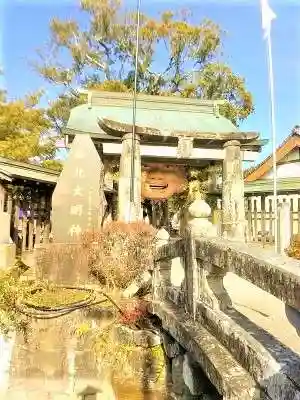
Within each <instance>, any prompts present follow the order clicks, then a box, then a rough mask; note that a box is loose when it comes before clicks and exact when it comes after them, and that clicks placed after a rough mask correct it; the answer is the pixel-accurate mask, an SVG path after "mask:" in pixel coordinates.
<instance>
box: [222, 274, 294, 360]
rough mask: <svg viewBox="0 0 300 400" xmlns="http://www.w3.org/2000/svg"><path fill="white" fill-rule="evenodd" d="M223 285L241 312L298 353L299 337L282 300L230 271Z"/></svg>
mask: <svg viewBox="0 0 300 400" xmlns="http://www.w3.org/2000/svg"><path fill="white" fill-rule="evenodd" d="M224 285H225V288H226V289H227V291H228V293H229V295H230V297H231V299H232V301H233V303H234V307H235V308H236V309H237V310H238V311H239V312H240V313H241V314H243V315H245V316H246V317H247V318H248V319H249V320H250V321H252V322H253V323H255V324H256V325H258V326H259V327H261V328H263V329H264V330H266V331H267V332H269V333H270V334H271V335H273V336H274V337H275V338H276V339H278V340H279V341H280V342H281V343H283V344H284V345H286V346H287V347H289V348H291V349H292V350H293V351H294V352H296V353H298V354H299V355H300V337H299V336H298V335H297V332H296V329H295V328H294V327H293V326H292V325H291V324H290V322H289V321H288V319H287V317H286V315H285V305H284V303H283V302H282V301H280V300H278V299H277V298H276V297H274V296H272V295H270V294H268V293H267V292H265V291H263V290H261V289H259V288H258V287H256V286H254V285H252V284H251V283H249V282H247V281H245V280H244V279H241V278H239V277H238V276H237V275H235V274H232V273H228V274H227V275H226V277H225V279H224ZM299 323H300V320H299Z"/></svg>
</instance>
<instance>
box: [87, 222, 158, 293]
mask: <svg viewBox="0 0 300 400" xmlns="http://www.w3.org/2000/svg"><path fill="white" fill-rule="evenodd" d="M155 234H156V230H155V229H154V228H153V227H152V226H150V225H148V224H146V223H144V222H132V223H125V222H119V221H113V222H111V223H109V224H107V225H105V226H104V227H103V228H102V229H101V230H99V231H92V232H85V233H84V234H83V235H82V244H83V247H84V249H88V254H89V267H90V270H91V273H92V274H93V275H94V276H95V277H97V279H98V280H99V281H100V282H101V283H102V284H104V285H106V286H108V287H111V288H112V287H113V288H119V289H125V288H126V287H128V286H129V284H130V283H131V282H132V281H133V280H134V279H136V278H137V277H138V276H140V275H141V274H142V273H143V272H144V271H146V270H147V269H149V268H150V267H151V266H152V263H153V251H154V245H155V241H154V238H155Z"/></svg>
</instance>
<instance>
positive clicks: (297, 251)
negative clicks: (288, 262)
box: [286, 235, 300, 260]
mask: <svg viewBox="0 0 300 400" xmlns="http://www.w3.org/2000/svg"><path fill="white" fill-rule="evenodd" d="M286 254H287V255H288V256H289V257H292V258H295V259H296V260H300V237H299V235H295V237H294V239H293V242H292V244H291V246H290V247H289V248H288V249H286Z"/></svg>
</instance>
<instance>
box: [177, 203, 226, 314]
mask: <svg viewBox="0 0 300 400" xmlns="http://www.w3.org/2000/svg"><path fill="white" fill-rule="evenodd" d="M188 214H189V217H188V223H187V226H188V228H189V229H188V230H187V236H186V238H187V239H186V240H187V251H186V261H185V270H186V293H187V304H188V308H189V312H190V313H192V315H193V317H195V315H196V303H197V301H198V300H200V301H202V302H203V303H205V304H207V305H208V306H209V307H211V308H213V309H222V310H224V309H227V308H229V307H230V306H231V300H230V297H229V295H228V294H227V292H226V290H225V288H224V284H223V279H224V277H225V275H226V272H227V271H226V270H223V269H221V268H218V267H216V266H215V265H212V264H211V263H210V262H209V261H208V260H201V259H198V258H197V257H196V248H195V246H196V242H195V241H197V239H199V240H201V237H206V238H207V237H216V236H217V229H216V227H215V226H214V225H212V223H211V222H210V221H209V220H208V218H209V217H210V214H211V209H210V207H209V205H208V204H207V203H206V202H205V201H204V200H201V199H198V200H195V201H194V202H193V203H192V204H191V206H190V207H189V208H188Z"/></svg>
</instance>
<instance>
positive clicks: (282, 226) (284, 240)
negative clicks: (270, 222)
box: [277, 202, 292, 254]
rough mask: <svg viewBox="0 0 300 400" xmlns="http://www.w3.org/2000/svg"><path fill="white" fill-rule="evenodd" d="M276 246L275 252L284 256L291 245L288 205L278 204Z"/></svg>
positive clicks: (289, 209) (289, 210) (289, 207)
mask: <svg viewBox="0 0 300 400" xmlns="http://www.w3.org/2000/svg"><path fill="white" fill-rule="evenodd" d="M277 228H278V234H277V237H278V244H277V252H278V253H279V254H285V250H286V249H287V248H288V247H289V246H290V245H291V240H292V224H291V206H290V203H286V202H285V203H280V204H279V205H278V224H277Z"/></svg>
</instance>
